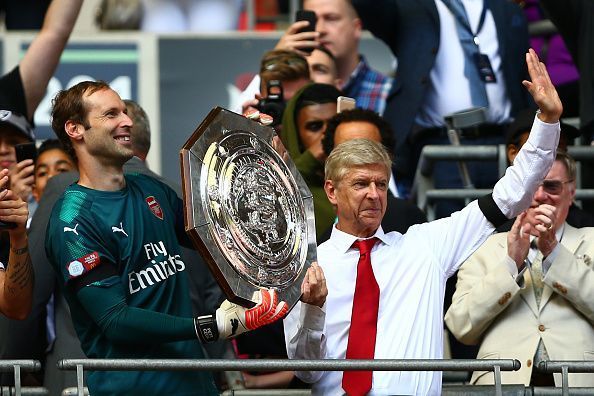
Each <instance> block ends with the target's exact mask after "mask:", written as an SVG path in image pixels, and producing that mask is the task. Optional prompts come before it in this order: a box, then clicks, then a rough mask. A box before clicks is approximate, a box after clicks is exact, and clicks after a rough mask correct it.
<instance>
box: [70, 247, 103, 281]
mask: <svg viewBox="0 0 594 396" xmlns="http://www.w3.org/2000/svg"><path fill="white" fill-rule="evenodd" d="M100 262H101V259H100V258H99V253H98V252H93V253H89V254H87V255H85V256H82V257H79V258H77V259H76V260H72V261H71V262H70V263H68V265H67V266H66V270H68V275H70V278H76V277H79V276H81V275H82V274H84V273H86V272H88V271H90V270H92V269H93V268H95V267H96V266H97V265H99V263H100Z"/></svg>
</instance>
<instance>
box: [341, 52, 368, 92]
mask: <svg viewBox="0 0 594 396" xmlns="http://www.w3.org/2000/svg"><path fill="white" fill-rule="evenodd" d="M367 69H368V66H367V61H366V60H365V57H364V56H363V55H359V63H357V67H355V70H353V72H352V73H351V75H350V76H349V80H348V81H347V82H345V83H344V84H343V85H342V91H344V92H346V91H348V90H349V88H350V86H351V85H353V84H354V83H355V81H357V80H358V77H359V75H360V74H361V73H363V72H366V71H367Z"/></svg>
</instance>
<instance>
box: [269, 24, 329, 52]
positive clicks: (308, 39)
mask: <svg viewBox="0 0 594 396" xmlns="http://www.w3.org/2000/svg"><path fill="white" fill-rule="evenodd" d="M307 26H309V22H308V21H297V22H295V23H293V24H292V25H291V26H289V28H288V29H287V30H286V31H285V34H283V36H282V37H281V38H280V40H279V41H278V43H277V44H276V46H275V47H274V49H275V50H289V51H295V52H297V53H298V54H299V55H301V56H309V54H310V53H311V52H310V51H303V50H304V49H306V50H307V49H309V50H312V49H314V48H317V47H319V46H320V43H318V41H317V40H318V38H319V37H320V33H318V32H301V33H299V31H300V30H301V29H304V28H306V27H307Z"/></svg>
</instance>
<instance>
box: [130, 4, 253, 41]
mask: <svg viewBox="0 0 594 396" xmlns="http://www.w3.org/2000/svg"><path fill="white" fill-rule="evenodd" d="M242 3H243V1H242V0H142V5H143V18H142V23H141V28H142V30H144V31H147V32H159V33H164V32H167V33H173V32H186V31H189V32H203V33H204V32H209V33H210V32H224V31H230V30H236V29H237V27H238V23H239V13H240V11H241V6H242Z"/></svg>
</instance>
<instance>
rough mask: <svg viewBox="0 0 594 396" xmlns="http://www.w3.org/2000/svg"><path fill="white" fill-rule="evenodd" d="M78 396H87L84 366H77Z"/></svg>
mask: <svg viewBox="0 0 594 396" xmlns="http://www.w3.org/2000/svg"><path fill="white" fill-rule="evenodd" d="M76 394H77V395H78V396H84V395H85V388H84V370H83V365H82V364H77V365H76Z"/></svg>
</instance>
